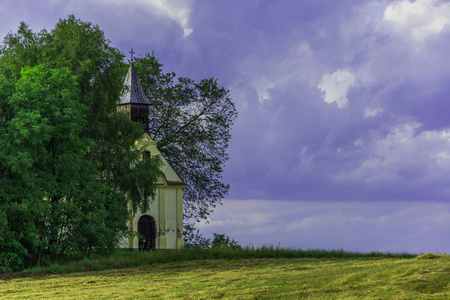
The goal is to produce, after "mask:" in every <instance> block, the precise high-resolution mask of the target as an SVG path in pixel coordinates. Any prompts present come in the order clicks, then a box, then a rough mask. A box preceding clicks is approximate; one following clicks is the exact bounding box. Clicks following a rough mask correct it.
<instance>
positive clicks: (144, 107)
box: [117, 63, 151, 131]
mask: <svg viewBox="0 0 450 300" xmlns="http://www.w3.org/2000/svg"><path fill="white" fill-rule="evenodd" d="M150 104H151V103H150V101H148V99H147V98H146V97H145V94H144V89H143V88H142V85H141V83H140V82H139V78H138V76H137V73H136V69H135V68H134V66H133V63H131V66H130V68H129V69H128V73H127V76H126V77H125V82H124V87H123V90H122V94H121V96H120V103H119V107H118V108H117V110H118V111H119V112H123V113H126V114H127V115H128V116H129V118H130V119H131V120H132V121H134V122H138V123H142V124H144V131H148V106H149V105H150Z"/></svg>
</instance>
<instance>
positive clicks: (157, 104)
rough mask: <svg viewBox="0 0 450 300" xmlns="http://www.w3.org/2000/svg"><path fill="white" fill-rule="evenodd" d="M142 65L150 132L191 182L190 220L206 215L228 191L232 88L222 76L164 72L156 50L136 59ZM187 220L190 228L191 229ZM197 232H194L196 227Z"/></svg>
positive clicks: (186, 202)
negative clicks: (222, 83) (224, 175)
mask: <svg viewBox="0 0 450 300" xmlns="http://www.w3.org/2000/svg"><path fill="white" fill-rule="evenodd" d="M135 66H136V70H137V73H138V75H139V78H140V80H141V84H142V87H143V88H144V91H145V93H146V96H147V98H148V99H149V100H150V102H151V103H152V105H151V106H150V114H149V115H150V137H151V138H152V139H154V140H156V141H158V144H157V146H158V149H159V151H160V152H161V153H162V154H163V155H164V157H165V158H166V159H167V161H168V162H169V163H170V165H171V166H172V167H173V168H174V169H175V171H176V172H177V173H178V174H179V175H180V176H181V178H182V179H183V180H184V182H185V183H187V184H188V185H189V187H188V188H187V189H185V190H184V200H183V201H184V202H183V203H184V215H185V221H187V220H189V219H194V220H197V221H198V220H200V219H206V217H207V216H208V215H209V214H210V212H211V211H212V209H213V208H214V207H216V205H217V204H219V203H220V201H221V199H223V197H224V196H225V195H226V194H227V193H228V189H229V185H228V184H225V183H223V182H222V181H221V178H222V176H221V174H222V171H223V167H224V165H225V163H226V161H227V160H228V154H227V152H226V150H227V147H228V142H229V140H230V138H231V134H230V130H231V126H232V124H233V121H234V120H235V118H236V117H237V111H236V108H235V106H234V103H233V102H232V101H231V98H230V96H229V91H227V90H226V89H224V88H223V87H222V86H220V85H219V84H218V82H217V80H216V79H214V78H206V79H203V80H201V81H200V82H199V83H196V82H194V81H193V80H191V79H189V78H183V77H179V78H177V82H176V81H175V73H173V72H170V73H163V71H162V64H161V63H160V62H159V61H158V60H157V59H156V58H155V57H154V56H153V54H152V55H150V54H147V55H146V56H144V57H141V58H138V59H136V62H135ZM190 227H192V224H191V225H189V224H187V223H185V230H186V231H188V232H189V231H190ZM190 232H192V231H190Z"/></svg>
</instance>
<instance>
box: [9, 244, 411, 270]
mask: <svg viewBox="0 0 450 300" xmlns="http://www.w3.org/2000/svg"><path fill="white" fill-rule="evenodd" d="M415 256H416V255H414V254H408V253H381V252H370V253H360V252H348V251H344V250H321V249H308V250H298V249H285V248H279V247H272V246H271V247H260V248H255V247H246V248H240V247H213V248H210V249H201V248H194V249H182V250H175V251H167V252H145V253H140V252H134V251H116V252H115V253H114V254H113V255H111V256H109V257H100V256H96V255H93V256H92V257H91V258H84V259H83V260H81V261H76V262H72V263H68V264H63V265H60V264H57V263H55V264H52V265H50V266H48V267H39V268H32V269H27V270H25V271H23V272H18V273H14V274H9V275H8V274H7V275H5V276H10V277H11V276H16V275H18V276H20V274H22V275H24V274H25V275H27V274H38V273H53V274H55V273H73V272H85V271H103V270H111V269H121V268H129V267H139V266H147V265H153V264H163V263H171V262H188V261H199V260H208V259H226V260H236V259H259V258H265V259H267V258H318V259H351V258H414V257H415ZM0 278H1V274H0Z"/></svg>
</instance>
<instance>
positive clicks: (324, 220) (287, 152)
mask: <svg viewBox="0 0 450 300" xmlns="http://www.w3.org/2000/svg"><path fill="white" fill-rule="evenodd" d="M2 8H3V9H4V10H7V11H8V12H14V13H4V14H3V15H4V18H2V19H0V24H1V25H2V26H0V28H2V30H4V32H3V33H2V34H3V35H4V34H6V32H7V31H8V30H13V31H14V30H16V28H17V26H18V24H19V22H20V21H22V20H23V21H26V22H27V23H29V24H30V25H31V26H32V28H34V29H35V30H40V29H41V28H43V27H46V28H47V29H51V28H53V26H54V24H56V22H57V20H58V18H63V17H65V16H67V15H68V14H75V15H76V16H77V17H79V18H81V19H83V20H87V21H91V22H92V23H94V24H98V25H99V26H100V28H102V29H103V30H104V31H105V35H106V37H107V38H108V39H110V40H111V42H112V45H113V46H115V47H118V48H119V49H120V50H122V51H123V52H124V53H128V51H129V49H130V48H134V50H135V51H136V52H137V53H141V54H144V53H145V52H152V51H154V52H155V55H156V56H157V57H158V58H159V59H160V61H161V62H162V63H163V64H164V65H165V68H164V70H165V71H175V72H176V73H177V74H178V75H179V76H186V77H190V78H193V79H195V80H200V79H201V78H205V77H215V78H217V79H218V82H219V84H221V85H224V86H225V87H226V88H227V89H229V90H230V95H231V97H232V98H233V100H234V102H235V103H236V107H237V109H238V111H239V117H238V119H237V120H236V122H235V124H234V127H233V131H232V136H233V138H232V140H231V142H230V148H229V152H230V160H229V162H228V163H227V165H226V167H225V172H224V180H225V181H226V182H228V183H230V184H231V190H230V195H229V198H230V199H239V202H232V203H234V204H236V203H241V202H242V205H247V204H246V203H247V202H246V201H247V200H249V202H248V203H251V201H250V200H252V199H262V200H267V201H273V203H272V202H267V203H269V204H267V205H268V207H269V208H267V210H262V211H259V212H258V213H256V212H255V213H249V212H248V211H247V212H248V213H247V214H246V215H243V214H242V215H241V214H237V216H239V218H238V217H236V218H235V219H226V220H225V219H221V218H219V220H221V221H222V226H228V225H227V224H229V222H237V223H236V224H237V225H236V226H244V225H245V226H248V227H251V228H253V229H252V230H253V231H252V234H255V236H258V234H259V233H258V232H264V231H265V230H272V229H273V228H278V227H276V226H278V225H277V224H278V223H277V222H278V221H279V220H280V219H283V218H287V219H289V220H292V222H291V221H289V224H284V222H281V223H283V225H279V226H281V227H282V228H283V231H282V232H283V235H282V236H283V238H284V237H286V240H287V236H290V240H293V239H294V235H293V234H294V233H293V232H296V230H298V231H300V232H302V234H305V235H307V230H311V233H310V235H309V236H310V243H309V244H306V246H311V247H318V246H319V245H322V246H328V244H326V243H325V242H321V239H326V238H325V237H328V241H330V242H329V245H332V244H333V245H336V246H337V247H339V240H338V239H337V238H333V237H330V236H329V235H327V234H326V233H325V231H326V230H327V229H326V228H330V227H332V228H340V230H342V232H345V231H346V230H350V231H351V230H353V229H351V228H353V227H351V226H357V227H360V228H366V229H367V231H369V232H373V234H371V237H372V238H373V239H375V240H377V239H378V240H379V241H382V243H383V245H384V246H383V247H380V248H382V249H387V248H386V247H388V246H387V245H388V244H390V243H391V242H390V240H389V239H387V238H385V235H388V236H389V234H390V233H389V232H387V233H386V232H385V231H384V230H385V228H384V227H381V226H382V222H381V221H380V220H383V218H384V219H385V220H391V221H389V222H390V223H389V222H388V223H389V224H390V226H398V227H399V228H401V230H400V229H399V230H398V231H395V233H392V237H394V236H396V235H395V234H397V236H396V237H397V238H398V241H404V242H405V243H407V242H408V243H409V245H413V244H414V242H413V238H412V236H413V233H412V232H409V231H408V230H407V226H412V228H414V230H417V232H422V231H423V230H425V229H423V228H425V227H426V226H429V228H434V227H433V226H436V228H439V229H438V230H435V231H433V230H434V229H431V230H430V231H429V232H432V234H434V236H437V234H438V233H441V232H444V231H445V230H443V229H442V225H441V223H439V224H436V223H433V221H432V219H431V218H432V217H436V218H437V219H440V220H441V219H443V218H445V215H439V214H438V212H435V211H434V210H432V209H431V208H430V210H427V207H428V206H427V205H428V204H427V203H430V204H429V205H430V207H440V206H441V205H443V207H445V209H447V208H446V204H447V203H448V201H449V196H450V195H449V193H450V190H449V188H448V182H450V172H449V168H450V147H449V146H450V145H449V131H450V99H449V97H450V96H449V95H450V85H449V84H448V83H449V82H450V68H449V67H448V62H449V61H450V52H449V51H448V48H449V45H450V3H448V2H447V1H438V0H416V1H409V0H399V1H396V0H394V1H383V0H369V1H357V0H343V1H326V0H323V1H321V0H320V1H296V0H286V1H260V0H252V1H238V0H230V1H194V0H189V1H181V0H172V1H169V0H166V1H162V0H137V1H133V2H126V1H122V0H113V1H106V0H101V1H95V2H92V1H84V0H82V1H72V0H69V1H62V0H55V1H50V0H43V1H39V2H33V3H32V4H30V3H25V1H21V0H6V1H5V3H2ZM262 200H261V201H262ZM226 201H231V200H226ZM258 201H260V200H258ZM305 201H306V202H307V203H312V202H315V203H316V204H317V206H316V208H314V209H317V212H315V213H314V214H311V215H304V216H303V215H301V216H300V217H298V218H296V217H295V215H291V214H290V211H289V209H284V208H282V205H281V204H283V205H286V207H289V204H288V203H290V205H292V206H294V207H302V203H306V202H305ZM308 201H312V202H308ZM261 203H263V202H258V204H257V205H263V206H264V205H265V204H261ZM264 203H266V202H264ZM276 203H280V206H277V205H276ZM321 203H322V204H321ZM333 203H334V204H333ZM346 203H347V204H346ZM349 203H352V204H349ZM355 203H360V204H361V205H360V206H358V205H355ZM388 203H396V204H395V205H396V207H403V208H404V210H401V209H399V210H397V211H393V212H391V213H390V214H388V213H386V214H385V213H384V212H381V211H380V212H378V211H377V210H376V207H377V205H380V207H382V209H383V210H386V212H389V211H390V210H389V204H388ZM416 203H419V204H417V205H416ZM236 205H237V204H236ZM311 205H312V204H311ZM311 205H310V204H308V206H310V207H315V206H311ZM327 207H331V208H333V209H335V210H336V211H338V212H340V214H337V215H333V210H332V209H330V210H329V209H328V208H327ZM340 207H342V209H340ZM410 207H412V208H410ZM403 208H402V209H403ZM345 209H349V212H348V213H346V212H345ZM366 209H367V210H366ZM408 209H409V210H408ZM433 209H434V208H433ZM270 210H276V211H278V210H279V213H280V215H277V216H274V213H275V212H271V211H270ZM420 210H422V211H424V215H423V216H422V217H421V216H419V211H420ZM361 211H362V212H361ZM370 211H374V212H373V214H372V213H371V212H370ZM410 211H412V212H414V213H409V212H410ZM358 212H361V213H358ZM230 213H231V212H230ZM283 214H284V215H283ZM427 214H429V215H427ZM283 216H285V217H283ZM392 216H393V217H392ZM430 216H431V217H430ZM246 218H247V219H248V220H246ZM377 218H378V219H377ZM395 218H397V219H399V220H401V222H403V223H401V222H400V221H399V222H400V223H399V222H395V221H394V219H395ZM414 218H415V219H421V218H422V219H423V220H424V221H423V224H428V225H426V226H425V225H423V227H414V226H413V225H411V224H412V223H413V221H412V220H413V219H414ZM264 220H271V222H269V223H266V221H264ZM340 220H341V221H342V222H343V223H339V222H341V221H340ZM358 220H359V221H358ZM211 221H212V222H215V220H214V219H212V220H211ZM239 222H241V224H238V223H239ZM242 222H244V223H242ZM246 222H249V223H248V224H247V223H246ZM252 222H253V223H252ZM358 222H359V223H358ZM377 222H378V223H377ZM380 222H381V223H380ZM386 222H387V221H386ZM216 224H218V223H216ZM233 224H235V223H233ZM268 224H270V225H268ZM352 224H353V225H352ZM380 224H381V225H380ZM402 224H406V225H402ZM233 226H235V225H233ZM252 226H253V227H252ZM283 226H284V227H283ZM314 226H316V227H317V228H320V229H318V230H313V229H312V228H313V227H314ZM281 227H280V228H281ZM227 228H231V227H227ZM236 228H237V227H236ZM271 228H272V229H271ZM308 228H309V229H308ZM321 230H322V231H321ZM402 230H403V231H405V232H408V234H409V237H408V238H405V239H404V240H403V237H401V238H399V237H398V235H399V234H400V232H401V231H402ZM380 232H382V233H383V234H381V233H380ZM423 232H425V231H423ZM316 235H317V236H318V237H319V238H317V239H316V238H314V236H316ZM242 236H243V235H242ZM336 236H339V237H341V238H344V234H341V235H339V234H338V233H336ZM320 237H321V238H320ZM356 237H358V239H360V240H361V241H362V242H361V243H362V244H363V245H366V244H367V245H368V246H367V247H369V246H370V245H374V244H373V243H372V242H370V241H369V240H367V239H364V236H363V234H362V233H361V234H356ZM356 237H355V243H354V245H355V247H356V245H357V238H356ZM421 238H422V239H423V240H426V235H425V234H423V235H421ZM392 240H395V239H394V238H392ZM331 241H334V242H331ZM363 241H364V242H363ZM399 243H400V242H399ZM302 245H303V244H302ZM352 245H353V244H352ZM390 245H392V247H393V248H392V249H400V248H401V247H400V245H397V244H390ZM344 246H345V245H344ZM364 247H365V246H364ZM377 249H379V248H377ZM361 250H362V249H361ZM431 250H432V249H431Z"/></svg>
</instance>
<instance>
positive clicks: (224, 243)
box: [211, 233, 242, 249]
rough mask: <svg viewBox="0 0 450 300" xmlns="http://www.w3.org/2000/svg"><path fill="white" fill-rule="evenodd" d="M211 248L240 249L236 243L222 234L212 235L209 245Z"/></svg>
mask: <svg viewBox="0 0 450 300" xmlns="http://www.w3.org/2000/svg"><path fill="white" fill-rule="evenodd" d="M211 247H212V248H215V247H229V248H238V249H240V248H242V247H241V246H240V245H239V244H238V242H236V241H235V240H233V239H231V238H230V237H229V236H227V235H225V234H224V233H222V234H217V233H213V241H212V243H211Z"/></svg>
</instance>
